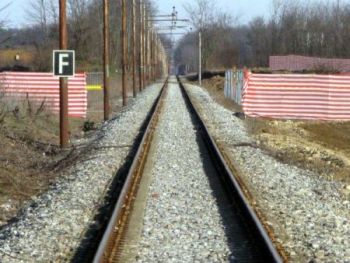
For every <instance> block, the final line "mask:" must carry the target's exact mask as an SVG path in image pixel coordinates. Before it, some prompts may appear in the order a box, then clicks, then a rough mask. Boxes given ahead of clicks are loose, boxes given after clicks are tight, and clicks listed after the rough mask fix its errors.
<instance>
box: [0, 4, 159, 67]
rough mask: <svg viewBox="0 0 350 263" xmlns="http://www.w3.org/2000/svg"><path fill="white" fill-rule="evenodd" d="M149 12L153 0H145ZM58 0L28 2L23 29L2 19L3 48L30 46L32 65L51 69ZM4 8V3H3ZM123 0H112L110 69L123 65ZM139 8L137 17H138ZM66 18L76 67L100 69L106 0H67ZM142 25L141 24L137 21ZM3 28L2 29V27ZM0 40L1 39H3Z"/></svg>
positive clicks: (129, 18)
mask: <svg viewBox="0 0 350 263" xmlns="http://www.w3.org/2000/svg"><path fill="white" fill-rule="evenodd" d="M126 3H127V33H128V41H127V43H128V47H129V48H128V54H129V60H128V61H130V60H131V55H132V49H131V47H130V45H131V37H132V29H131V27H132V16H131V14H132V1H126ZM143 3H145V4H146V6H147V11H148V14H149V15H151V14H153V13H155V12H156V8H155V5H154V4H153V3H152V2H151V1H150V0H143ZM58 10H59V9H58V1H57V0H32V1H31V2H30V3H29V7H28V11H27V14H26V16H27V18H28V21H30V23H29V25H27V26H26V27H24V28H21V29H6V30H4V27H2V25H4V23H1V19H0V30H3V31H2V32H3V34H2V35H3V36H4V35H6V36H7V38H6V41H3V42H2V43H1V42H0V48H6V47H8V48H9V47H31V52H33V54H34V57H35V60H34V61H33V65H31V66H32V69H33V70H37V71H50V70H51V67H52V65H51V56H52V50H54V49H58V43H59V42H58V41H59V35H58V18H59V17H58ZM0 11H1V7H0ZM121 12H122V11H121V1H110V16H109V20H110V21H109V23H110V57H111V69H112V70H118V69H120V68H121V60H120V50H121V39H120V35H121V24H122V22H121V17H122V15H121ZM139 16H140V14H139V9H138V8H137V9H136V17H139ZM67 19H68V36H69V40H68V42H69V44H68V46H69V49H73V50H75V51H76V61H77V66H78V67H77V68H78V69H80V70H90V71H91V70H101V68H102V52H103V1H101V0H67ZM137 26H139V25H137ZM1 28H2V29H1ZM0 41H1V39H0Z"/></svg>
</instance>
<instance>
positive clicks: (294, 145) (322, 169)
mask: <svg viewBox="0 0 350 263" xmlns="http://www.w3.org/2000/svg"><path fill="white" fill-rule="evenodd" d="M202 86H203V87H204V88H205V89H206V90H208V92H209V93H210V95H211V96H212V97H213V98H214V100H215V101H217V102H218V103H219V104H221V105H222V106H224V107H225V108H227V109H229V110H232V111H235V112H236V111H241V110H242V109H241V107H240V106H239V105H237V104H235V103H234V102H233V101H231V100H228V99H226V98H225V97H224V91H223V87H224V78H223V77H219V76H216V77H214V78H211V79H207V80H204V81H203V85H202ZM244 122H245V125H246V127H247V130H248V131H249V132H250V134H251V135H252V136H253V137H254V138H255V139H256V142H257V145H258V147H260V148H261V149H263V150H265V151H266V152H268V153H269V154H270V155H271V156H273V157H275V158H277V159H279V160H280V161H282V162H284V163H288V164H293V165H296V166H298V167H301V168H303V169H308V170H311V171H315V172H316V173H318V174H319V175H320V176H324V177H326V178H328V179H331V180H339V181H343V182H345V183H346V184H350V143H349V142H350V122H324V121H295V120H271V119H254V118H246V119H244Z"/></svg>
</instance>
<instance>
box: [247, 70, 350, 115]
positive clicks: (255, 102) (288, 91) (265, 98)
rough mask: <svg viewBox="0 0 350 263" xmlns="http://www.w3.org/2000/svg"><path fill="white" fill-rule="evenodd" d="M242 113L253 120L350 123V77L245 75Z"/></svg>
mask: <svg viewBox="0 0 350 263" xmlns="http://www.w3.org/2000/svg"><path fill="white" fill-rule="evenodd" d="M242 104H243V111H244V113H245V114H246V115H248V116H251V117H267V118H277V119H304V120H311V119H316V120H347V121H348V120H350V76H347V75H316V74H255V73H250V72H247V73H245V84H244V91H243V103H242Z"/></svg>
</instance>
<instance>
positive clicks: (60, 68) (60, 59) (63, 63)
mask: <svg viewBox="0 0 350 263" xmlns="http://www.w3.org/2000/svg"><path fill="white" fill-rule="evenodd" d="M68 57H69V55H68V54H58V73H59V74H63V67H66V66H69V63H68V62H67V61H64V59H65V58H68Z"/></svg>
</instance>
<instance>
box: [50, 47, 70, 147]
mask: <svg viewBox="0 0 350 263" xmlns="http://www.w3.org/2000/svg"><path fill="white" fill-rule="evenodd" d="M74 72H75V53H74V50H54V51H53V74H54V75H55V76H58V77H59V78H60V145H61V148H64V147H67V146H68V140H69V122H68V77H71V76H74Z"/></svg>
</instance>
